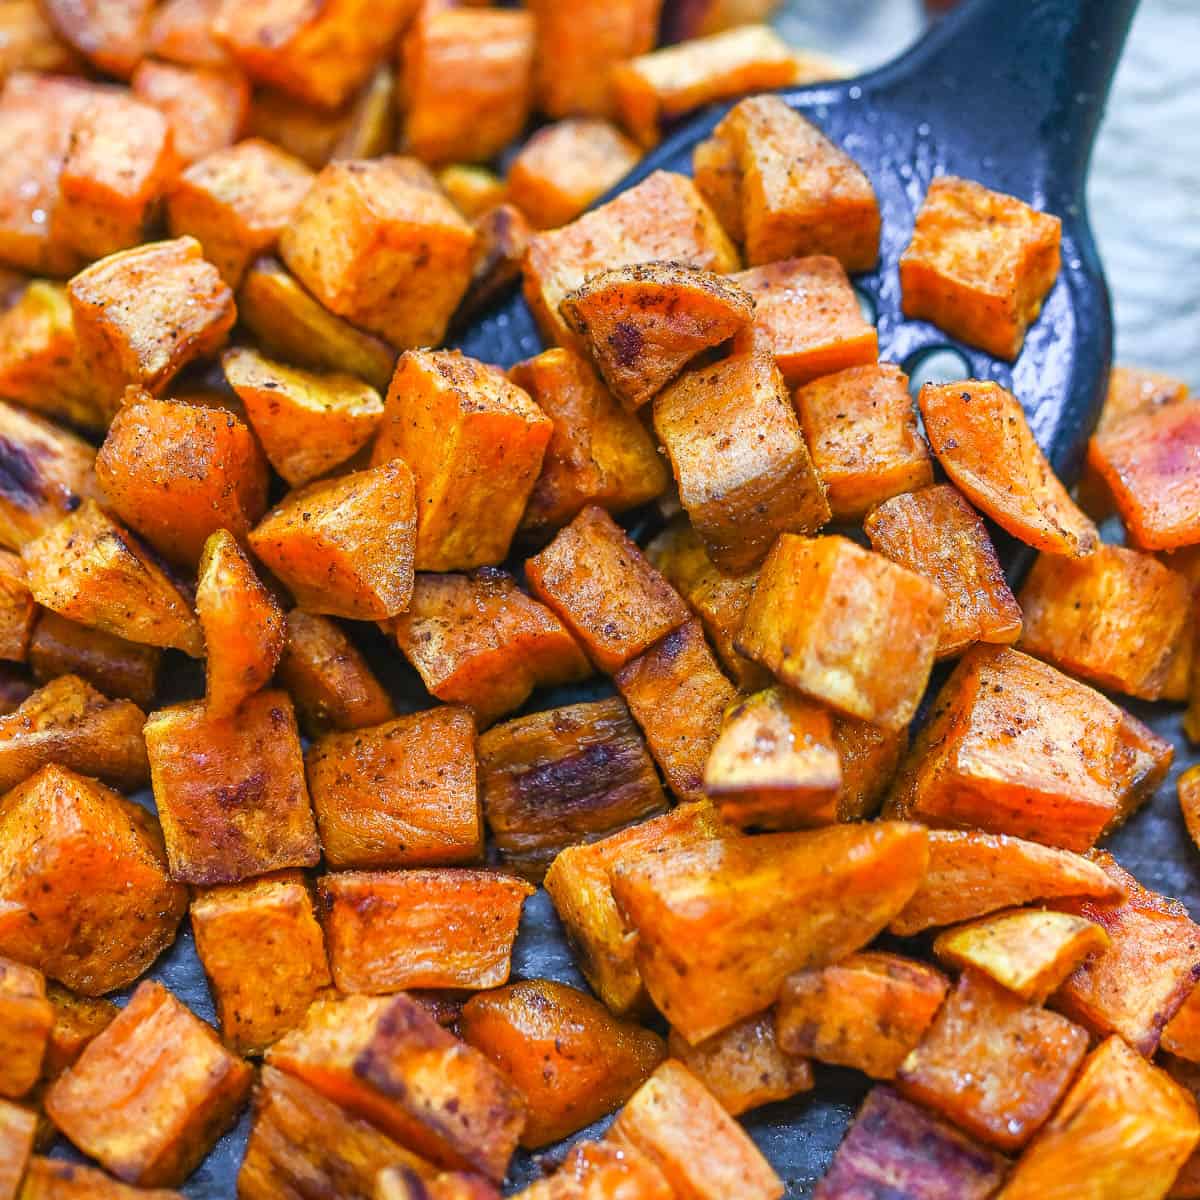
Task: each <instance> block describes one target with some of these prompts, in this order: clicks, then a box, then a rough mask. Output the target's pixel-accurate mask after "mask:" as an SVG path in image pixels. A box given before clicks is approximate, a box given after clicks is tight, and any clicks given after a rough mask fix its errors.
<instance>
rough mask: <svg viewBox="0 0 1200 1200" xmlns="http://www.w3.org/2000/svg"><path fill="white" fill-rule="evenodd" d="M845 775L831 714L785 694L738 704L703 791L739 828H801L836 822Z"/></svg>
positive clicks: (760, 695)
mask: <svg viewBox="0 0 1200 1200" xmlns="http://www.w3.org/2000/svg"><path fill="white" fill-rule="evenodd" d="M841 790H842V772H841V767H840V765H839V763H838V752H837V747H836V745H835V743H834V740H833V722H832V720H831V719H830V716H829V713H828V712H827V711H826V710H825V709H823V708H821V707H819V706H818V705H816V704H813V703H811V702H810V701H808V700H805V699H803V698H802V697H800V696H799V695H797V694H796V693H795V692H791V691H789V690H787V689H786V688H781V687H771V688H767V689H766V690H765V691H762V692H756V693H754V695H752V696H748V697H746V698H744V699H742V700H740V701H738V702H737V703H736V704H734V705H732V706H731V707H730V708H729V709H728V711H727V712H726V714H725V721H724V724H723V725H722V727H721V733H720V736H719V737H718V738H717V740H716V742H714V743H713V747H712V750H711V751H710V753H709V755H708V760H707V762H706V764H705V767H704V791H705V793H706V794H707V795H708V796H709V797H710V798H711V799H712V800H713V802H714V803H715V804H716V806H717V808H718V810H719V811H720V813H721V815H722V816H723V817H724V818H725V819H726V820H728V821H730V822H731V823H732V824H734V825H739V826H742V827H746V826H760V827H763V828H766V829H800V828H803V827H804V826H806V825H828V824H830V823H832V822H833V821H835V820H836V819H837V805H838V798H839V795H840V793H841Z"/></svg>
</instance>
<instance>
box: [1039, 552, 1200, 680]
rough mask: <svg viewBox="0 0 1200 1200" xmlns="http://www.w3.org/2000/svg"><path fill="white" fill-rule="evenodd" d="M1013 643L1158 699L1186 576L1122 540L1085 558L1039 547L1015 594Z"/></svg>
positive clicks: (1184, 623) (1181, 617)
mask: <svg viewBox="0 0 1200 1200" xmlns="http://www.w3.org/2000/svg"><path fill="white" fill-rule="evenodd" d="M1019 602H1020V605H1021V611H1022V612H1023V613H1024V617H1025V627H1024V631H1023V633H1022V634H1021V649H1022V650H1025V651H1026V652H1028V653H1029V654H1033V655H1036V656H1037V657H1038V658H1042V659H1045V660H1046V661H1047V662H1051V663H1053V664H1054V665H1055V666H1056V667H1058V668H1060V669H1061V670H1063V671H1069V672H1070V673H1071V674H1072V675H1075V676H1078V677H1079V678H1081V679H1086V680H1088V682H1089V683H1094V684H1095V685H1096V686H1097V687H1102V688H1105V689H1106V690H1108V691H1116V692H1125V693H1127V694H1128V695H1131V696H1138V697H1140V698H1141V699H1143V700H1158V699H1160V698H1161V697H1162V694H1163V689H1164V687H1165V686H1166V683H1167V681H1168V677H1169V673H1170V671H1171V668H1172V666H1173V665H1174V657H1175V652H1176V650H1177V648H1178V646H1179V644H1180V642H1181V641H1182V639H1183V636H1184V629H1185V627H1189V626H1193V625H1194V622H1195V620H1196V618H1195V615H1194V614H1193V611H1192V589H1191V586H1190V585H1189V583H1188V581H1187V579H1186V578H1185V577H1184V576H1183V575H1180V574H1179V573H1178V572H1176V571H1172V570H1171V569H1170V568H1169V567H1165V566H1163V564H1162V563H1161V562H1159V561H1158V559H1156V558H1153V557H1152V556H1151V555H1149V554H1141V553H1139V552H1138V551H1136V550H1127V549H1126V548H1125V547H1124V546H1098V547H1097V548H1096V550H1095V552H1094V553H1093V554H1089V555H1088V556H1087V558H1074V559H1072V558H1059V557H1057V556H1055V555H1052V554H1041V555H1039V556H1038V559H1037V562H1035V563H1034V565H1033V569H1032V570H1031V571H1030V572H1029V575H1028V576H1027V578H1026V580H1025V585H1024V587H1022V589H1021V594H1020V597H1019Z"/></svg>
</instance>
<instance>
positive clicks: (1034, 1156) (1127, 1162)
mask: <svg viewBox="0 0 1200 1200" xmlns="http://www.w3.org/2000/svg"><path fill="white" fill-rule="evenodd" d="M1198 1137H1200V1122H1198V1121H1197V1119H1196V1105H1195V1102H1194V1101H1193V1100H1192V1098H1191V1096H1189V1095H1188V1094H1187V1092H1185V1091H1184V1090H1183V1089H1182V1088H1181V1087H1179V1085H1178V1084H1176V1083H1175V1082H1174V1081H1173V1080H1172V1079H1171V1078H1170V1076H1168V1075H1167V1074H1166V1073H1165V1072H1164V1071H1161V1070H1159V1069H1158V1068H1157V1067H1152V1066H1151V1065H1150V1064H1149V1063H1147V1062H1146V1061H1145V1060H1144V1059H1142V1058H1140V1057H1139V1056H1138V1055H1137V1054H1135V1053H1134V1052H1133V1051H1132V1050H1130V1049H1129V1047H1128V1046H1127V1045H1125V1043H1124V1042H1123V1041H1122V1040H1121V1039H1120V1038H1119V1037H1110V1038H1109V1039H1108V1040H1107V1041H1105V1042H1102V1043H1101V1044H1100V1045H1099V1046H1097V1047H1096V1049H1095V1050H1093V1051H1092V1053H1091V1054H1090V1055H1089V1056H1088V1058H1087V1061H1086V1062H1085V1063H1084V1066H1083V1070H1082V1071H1081V1072H1080V1073H1079V1076H1078V1078H1077V1079H1076V1080H1075V1082H1074V1084H1073V1085H1072V1087H1071V1090H1070V1091H1069V1092H1068V1093H1067V1095H1066V1098H1065V1099H1064V1100H1063V1102H1062V1105H1061V1106H1060V1108H1059V1110H1058V1112H1057V1113H1055V1114H1054V1116H1053V1117H1052V1118H1051V1120H1050V1121H1049V1123H1048V1124H1047V1125H1046V1127H1045V1128H1044V1129H1043V1130H1042V1133H1041V1135H1040V1136H1039V1137H1038V1138H1037V1139H1036V1140H1035V1141H1034V1143H1033V1144H1032V1145H1031V1146H1030V1147H1029V1149H1028V1150H1027V1151H1026V1152H1025V1154H1024V1155H1022V1157H1021V1159H1020V1161H1019V1162H1018V1163H1017V1165H1016V1167H1014V1168H1013V1172H1012V1174H1011V1176H1010V1177H1009V1180H1008V1183H1007V1184H1006V1185H1005V1187H1004V1188H1003V1190H1002V1191H1001V1192H1000V1193H999V1195H998V1196H997V1200H1083V1198H1085V1197H1086V1198H1087V1200H1100V1197H1103V1196H1120V1197H1121V1198H1122V1200H1157V1197H1160V1196H1162V1195H1164V1194H1165V1193H1166V1191H1167V1190H1168V1189H1169V1188H1170V1185H1171V1182H1172V1180H1174V1178H1175V1176H1176V1173H1177V1172H1178V1171H1179V1168H1180V1167H1181V1166H1182V1165H1183V1164H1184V1163H1185V1162H1186V1161H1187V1159H1188V1156H1189V1155H1190V1154H1191V1153H1192V1151H1193V1149H1195V1146H1196V1140H1197V1138H1198Z"/></svg>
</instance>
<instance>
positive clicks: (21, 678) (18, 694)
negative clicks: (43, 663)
mask: <svg viewBox="0 0 1200 1200" xmlns="http://www.w3.org/2000/svg"><path fill="white" fill-rule="evenodd" d="M33 690H34V685H33V684H32V683H30V681H29V677H28V675H26V673H25V672H24V670H23V669H22V668H21V667H18V666H17V665H16V664H14V663H0V713H3V714H4V715H7V714H8V713H11V712H16V711H17V709H18V708H20V706H21V705H22V704H24V703H25V701H26V700H28V699H29V697H30V696H32V695H33Z"/></svg>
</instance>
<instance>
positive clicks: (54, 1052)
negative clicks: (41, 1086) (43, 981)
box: [42, 983, 121, 1079]
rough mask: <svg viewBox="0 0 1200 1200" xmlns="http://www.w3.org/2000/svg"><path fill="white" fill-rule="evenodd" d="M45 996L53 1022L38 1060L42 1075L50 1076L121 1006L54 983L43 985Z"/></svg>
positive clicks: (59, 1071)
mask: <svg viewBox="0 0 1200 1200" xmlns="http://www.w3.org/2000/svg"><path fill="white" fill-rule="evenodd" d="M46 999H47V1000H49V1001H50V1004H51V1006H52V1007H53V1009H54V1024H53V1026H52V1027H51V1029H50V1041H49V1042H48V1043H47V1045H46V1057H45V1058H44V1059H43V1060H42V1078H43V1079H54V1078H56V1077H57V1076H59V1075H61V1074H62V1072H63V1071H65V1070H66V1069H67V1067H69V1066H70V1065H71V1064H72V1063H73V1062H74V1061H75V1060H76V1059H77V1058H78V1057H79V1056H80V1055H81V1054H82V1053H83V1051H84V1048H85V1047H86V1046H87V1045H88V1043H89V1042H91V1041H92V1039H93V1038H95V1037H96V1036H97V1035H98V1034H100V1033H102V1032H103V1031H104V1030H105V1029H107V1028H108V1027H109V1025H111V1024H112V1022H113V1018H114V1017H116V1015H117V1013H119V1012H120V1011H121V1010H120V1009H119V1008H117V1006H116V1005H115V1004H113V1003H112V1001H111V1000H98V999H96V998H94V997H91V996H77V995H75V993H74V992H71V991H68V990H67V989H66V988H65V987H62V986H60V985H59V984H57V983H51V984H49V985H48V986H47V987H46Z"/></svg>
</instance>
